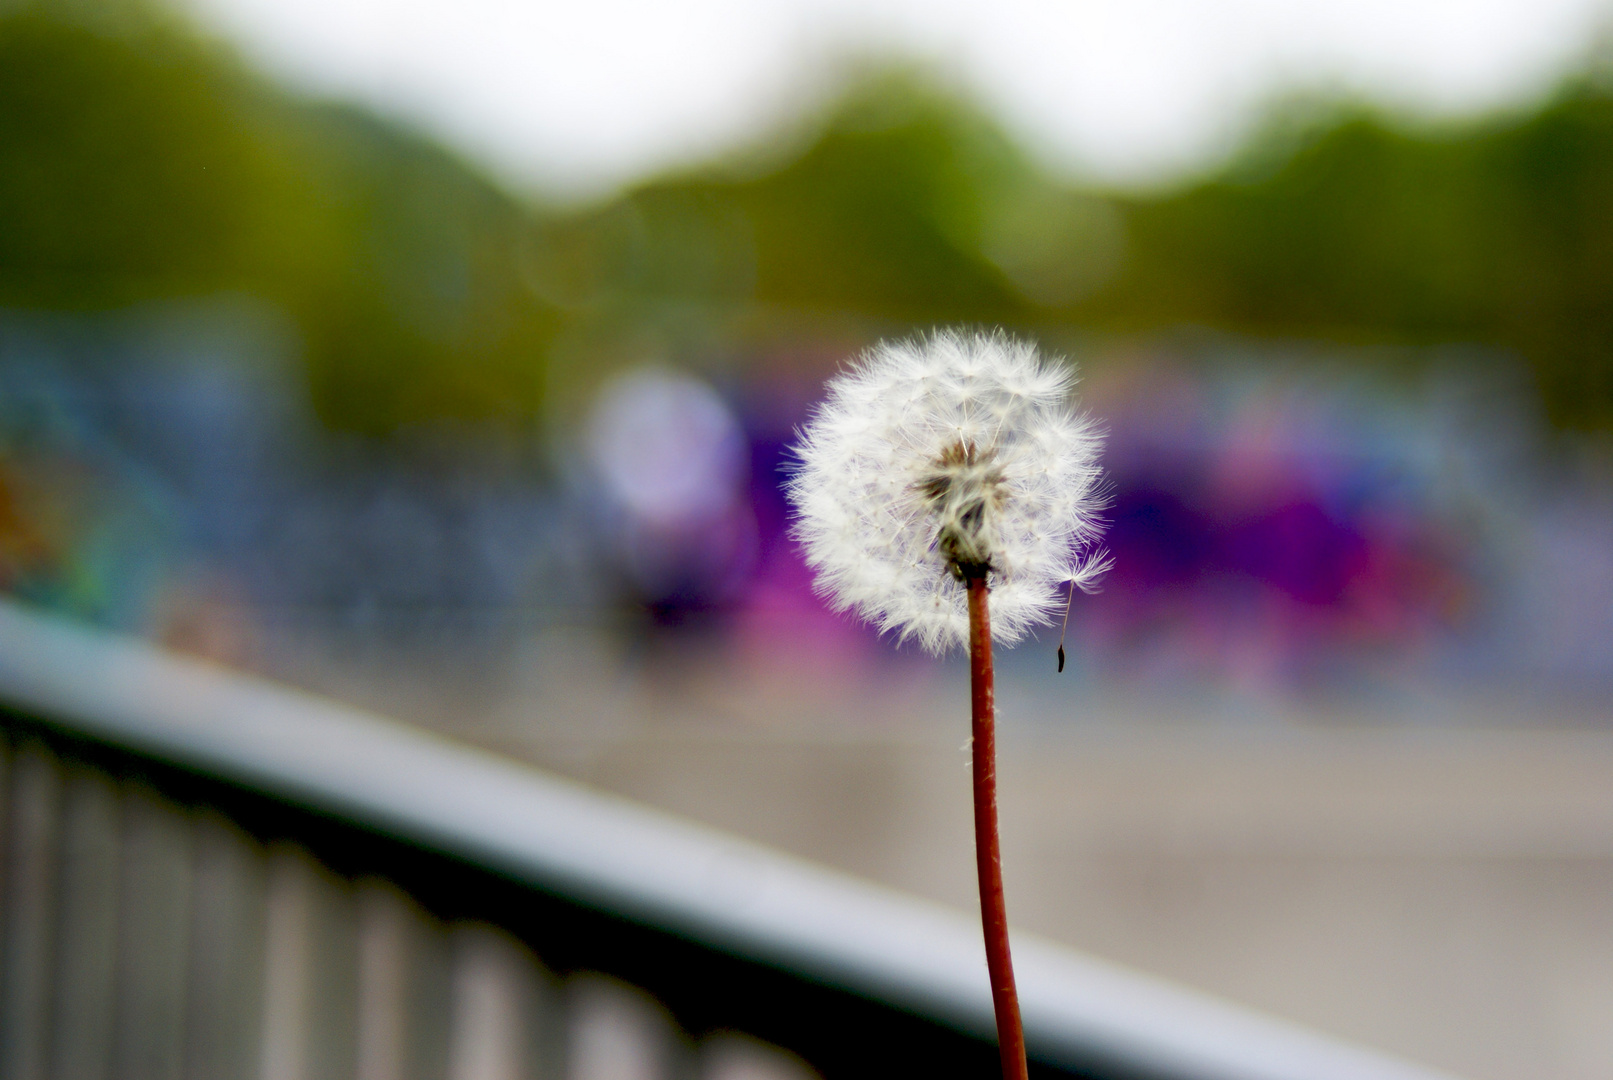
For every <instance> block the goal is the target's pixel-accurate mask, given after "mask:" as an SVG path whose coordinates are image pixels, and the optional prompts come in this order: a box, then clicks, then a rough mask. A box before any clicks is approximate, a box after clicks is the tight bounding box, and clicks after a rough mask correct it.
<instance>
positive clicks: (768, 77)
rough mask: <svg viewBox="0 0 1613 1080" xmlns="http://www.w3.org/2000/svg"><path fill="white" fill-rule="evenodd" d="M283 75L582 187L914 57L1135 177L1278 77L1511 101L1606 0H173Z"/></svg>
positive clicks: (504, 169)
mask: <svg viewBox="0 0 1613 1080" xmlns="http://www.w3.org/2000/svg"><path fill="white" fill-rule="evenodd" d="M190 5H191V7H192V9H193V10H195V11H196V12H197V14H198V15H199V16H200V17H201V19H202V20H203V22H204V23H205V24H207V25H209V26H210V27H212V28H214V29H215V30H216V31H219V32H221V33H222V34H223V35H224V36H225V37H227V38H229V39H231V40H233V41H235V42H236V43H237V44H238V45H239V46H240V47H241V48H242V49H243V51H245V52H246V53H247V55H248V56H249V57H251V58H253V59H254V60H255V61H257V62H258V63H260V64H261V65H262V66H264V67H266V68H267V69H269V70H270V71H272V72H274V73H276V74H277V75H279V76H281V77H282V78H284V79H286V80H287V81H289V82H291V83H293V84H295V85H298V86H301V87H304V88H307V89H311V90H313V91H315V92H317V93H320V94H326V95H335V96H340V97H344V98H349V99H356V100H360V101H364V102H367V103H369V104H371V105H373V106H376V107H378V108H380V109H381V110H382V111H384V112H387V113H389V114H391V115H394V116H399V117H402V118H404V119H406V120H409V121H411V122H414V123H416V124H418V125H420V126H422V127H424V128H426V129H427V130H429V131H432V132H434V133H435V134H437V135H439V136H441V137H443V138H444V139H446V140H447V141H448V142H449V143H450V144H452V145H454V146H456V147H458V148H460V149H461V150H463V151H464V152H466V153H467V154H469V155H470V156H471V157H473V158H475V159H478V160H480V161H482V162H484V163H485V164H487V165H488V166H490V167H491V168H492V169H494V170H495V171H496V172H497V173H499V174H500V175H502V176H503V177H505V178H506V180H507V181H509V182H511V183H513V184H515V185H517V186H521V187H526V188H532V189H536V190H539V191H543V192H546V193H549V194H550V195H556V196H562V197H570V198H587V197H590V196H593V195H597V194H601V193H604V192H607V191H609V190H611V189H612V188H614V187H616V186H619V185H621V184H624V183H628V182H631V181H632V180H634V179H636V178H639V177H641V176H644V175H646V174H647V173H650V172H653V171H655V170H657V169H659V168H663V167H666V166H668V165H671V164H676V163H679V162H684V161H689V160H695V159H698V158H700V157H702V156H705V155H707V154H710V153H713V152H718V151H721V150H722V149H724V148H726V147H729V146H733V145H735V144H736V143H738V142H740V141H742V140H743V139H745V138H746V137H747V136H749V135H752V134H754V133H756V132H758V131H760V130H764V129H765V128H766V127H767V126H768V125H769V123H771V122H773V121H775V120H776V119H777V117H779V116H780V114H781V113H785V112H787V111H788V110H789V109H791V108H792V107H797V106H798V105H799V103H800V102H801V100H802V98H803V96H810V95H812V94H814V93H821V92H822V88H823V86H824V84H825V73H826V72H829V71H832V70H833V63H832V61H833V60H834V59H835V58H836V57H839V56H843V55H845V54H847V53H850V52H854V51H858V50H865V51H887V52H895V53H899V54H905V55H911V56H916V57H921V58H928V59H932V60H934V61H936V62H938V63H939V64H940V65H941V66H942V68H943V69H944V70H947V71H949V72H952V73H955V74H956V75H957V76H958V77H959V78H961V79H963V80H964V81H966V82H967V84H969V85H970V86H972V87H973V88H974V90H975V91H976V93H977V94H978V96H979V97H980V99H981V100H983V101H984V102H985V103H986V104H987V105H988V107H990V108H992V109H993V110H994V111H995V112H996V113H997V115H999V116H1000V117H1001V118H1002V120H1003V121H1004V122H1005V123H1006V124H1007V125H1008V126H1009V127H1010V129H1011V130H1013V131H1015V132H1016V133H1017V134H1018V135H1019V136H1020V137H1021V138H1022V139H1024V140H1025V142H1026V143H1027V145H1028V146H1029V147H1030V148H1031V149H1032V150H1034V151H1035V152H1037V153H1038V154H1040V155H1041V156H1043V157H1044V158H1046V159H1047V160H1049V161H1050V162H1052V163H1054V164H1055V165H1057V166H1059V167H1061V168H1063V169H1065V170H1067V171H1072V172H1081V173H1084V174H1086V175H1089V176H1096V177H1100V178H1104V179H1110V180H1120V181H1126V182H1147V181H1149V180H1153V179H1158V178H1160V177H1162V176H1168V175H1169V174H1170V173H1171V172H1173V171H1176V170H1180V169H1182V168H1184V167H1191V166H1192V165H1193V164H1195V163H1197V162H1202V161H1203V160H1205V158H1206V156H1208V155H1212V154H1214V153H1215V152H1216V151H1217V150H1219V149H1221V148H1223V147H1225V146H1226V145H1227V142H1228V140H1229V138H1230V137H1231V135H1232V133H1233V132H1235V131H1236V130H1237V129H1238V126H1239V124H1241V123H1243V122H1246V120H1247V118H1248V117H1249V116H1250V115H1251V113H1252V111H1253V107H1254V106H1255V105H1257V104H1258V103H1259V102H1261V101H1262V100H1264V99H1265V98H1266V97H1267V96H1268V95H1269V94H1270V93H1271V92H1272V91H1273V89H1274V88H1277V87H1281V86H1292V85H1304V86H1342V87H1347V88H1352V89H1356V90H1360V91H1364V92H1366V93H1368V94H1370V95H1372V96H1373V97H1375V98H1378V99H1380V100H1386V101H1391V102H1395V103H1399V104H1405V105H1409V106H1411V107H1413V108H1417V109H1420V110H1423V111H1429V112H1438V113H1448V112H1466V111H1472V110H1477V109H1482V108H1484V107H1487V106H1491V105H1495V104H1499V103H1508V102H1516V101H1522V100H1526V99H1528V98H1529V97H1531V96H1534V95H1538V94H1539V93H1540V92H1542V91H1543V90H1544V89H1546V88H1547V87H1549V86H1550V84H1551V82H1552V80H1553V78H1554V76H1555V75H1556V74H1557V73H1558V72H1559V71H1560V70H1561V69H1562V66H1563V65H1564V64H1566V63H1572V62H1575V61H1576V60H1577V59H1578V58H1579V57H1580V56H1582V55H1583V54H1584V53H1585V51H1586V50H1587V49H1588V47H1589V45H1590V42H1591V40H1592V39H1593V38H1594V37H1595V36H1596V34H1597V32H1598V31H1599V30H1600V29H1601V28H1603V27H1605V26H1607V25H1609V23H1608V16H1609V13H1610V10H1613V0H993V2H985V0H582V2H573V3H555V2H552V0H190Z"/></svg>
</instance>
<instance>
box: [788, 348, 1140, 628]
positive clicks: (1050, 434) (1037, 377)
mask: <svg viewBox="0 0 1613 1080" xmlns="http://www.w3.org/2000/svg"><path fill="white" fill-rule="evenodd" d="M1072 383H1073V376H1072V374H1071V372H1070V371H1069V369H1068V368H1065V367H1062V366H1057V365H1053V364H1049V363H1046V362H1044V361H1043V360H1041V359H1040V357H1039V356H1038V355H1037V351H1036V348H1035V347H1034V346H1033V345H1030V344H1028V343H1025V342H1021V341H1016V340H1013V339H1011V338H1009V337H1007V336H1006V335H1004V334H1001V333H997V334H962V333H957V332H950V331H943V332H939V333H936V334H934V335H932V336H931V337H929V338H927V339H914V340H910V341H902V342H895V343H884V344H880V345H877V346H875V347H874V348H873V349H871V350H869V351H868V352H867V353H865V354H864V355H863V356H862V357H861V358H859V359H858V360H857V361H856V362H855V363H854V364H852V365H851V367H850V368H849V370H847V371H846V372H844V373H842V374H841V375H839V376H838V377H836V378H835V379H833V380H831V382H830V383H829V387H828V399H827V400H826V401H825V402H824V403H823V405H822V406H821V407H820V408H819V409H818V411H817V413H816V414H815V415H814V416H813V417H812V419H811V421H810V422H809V423H808V424H807V426H806V428H805V430H804V431H802V433H801V437H800V440H799V442H798V444H797V445H796V447H795V453H796V455H797V457H798V459H799V462H800V467H799V469H798V470H797V471H796V473H795V475H794V477H793V479H792V480H791V482H790V485H789V495H790V499H791V501H792V502H793V504H794V506H795V510H796V514H797V518H796V525H795V534H796V536H797V538H798V539H800V541H801V542H802V544H803V546H804V548H805V551H806V559H807V562H808V564H809V565H811V567H812V568H813V569H814V570H815V571H817V587H818V589H819V591H820V592H822V593H823V594H824V595H825V596H827V597H828V598H829V600H830V602H831V603H832V604H833V605H834V606H835V608H836V609H837V610H847V609H851V610H855V611H856V612H857V613H858V614H859V615H861V616H863V617H864V618H866V619H868V620H869V621H871V622H872V623H874V624H875V625H876V626H878V627H879V629H880V630H881V631H888V632H891V633H894V634H896V636H897V637H898V638H899V639H903V640H906V639H909V638H911V639H914V640H916V641H918V643H919V644H920V645H922V646H923V647H924V648H925V649H927V650H928V651H930V652H932V653H937V654H939V653H943V652H945V651H947V650H948V649H951V648H954V647H957V646H961V645H963V644H964V643H965V642H966V641H967V639H968V631H969V613H968V604H967V600H966V590H965V588H964V587H963V583H964V582H965V581H967V579H968V578H969V577H971V576H978V575H986V576H987V577H988V578H989V582H990V586H991V594H992V623H993V634H994V637H995V638H996V640H997V641H999V642H1002V643H1004V644H1009V643H1012V642H1015V641H1018V640H1019V639H1021V638H1022V637H1024V635H1025V633H1026V632H1027V631H1028V630H1029V629H1031V628H1032V627H1033V626H1037V625H1040V624H1042V623H1045V622H1047V621H1049V620H1051V619H1052V618H1054V617H1055V616H1056V615H1057V612H1058V610H1059V608H1060V607H1061V606H1062V605H1060V604H1059V602H1058V601H1059V600H1061V599H1063V596H1062V595H1061V593H1062V592H1063V590H1064V589H1065V588H1068V587H1074V588H1079V589H1083V590H1086V591H1089V592H1090V591H1093V589H1094V588H1095V586H1096V581H1097V578H1098V577H1099V576H1100V575H1101V574H1102V573H1103V571H1104V570H1105V569H1107V566H1108V562H1107V559H1106V557H1105V556H1104V554H1103V553H1101V552H1097V553H1092V552H1090V548H1091V546H1092V544H1093V542H1094V541H1095V540H1096V539H1097V535H1098V532H1099V529H1100V523H1099V521H1098V517H1097V512H1098V509H1099V500H1098V498H1097V495H1096V488H1097V482H1098V465H1097V452H1098V447H1099V437H1098V435H1097V433H1096V432H1095V431H1094V428H1093V425H1092V423H1091V421H1090V420H1088V419H1087V418H1085V417H1083V416H1081V415H1079V414H1078V413H1076V412H1075V410H1074V409H1073V408H1072V406H1071V404H1070V390H1071V386H1072Z"/></svg>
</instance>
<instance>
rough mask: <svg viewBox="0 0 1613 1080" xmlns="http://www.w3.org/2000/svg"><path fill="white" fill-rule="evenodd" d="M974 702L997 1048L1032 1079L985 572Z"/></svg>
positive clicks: (975, 580)
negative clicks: (1006, 848) (1003, 812)
mask: <svg viewBox="0 0 1613 1080" xmlns="http://www.w3.org/2000/svg"><path fill="white" fill-rule="evenodd" d="M968 584H969V705H970V713H971V717H972V720H973V727H974V754H973V758H974V781H975V868H976V870H977V872H978V873H979V876H980V922H981V925H982V927H983V928H984V930H985V932H986V970H987V971H988V972H989V973H990V976H991V1003H992V1007H993V1008H994V1009H995V1011H996V1013H997V1048H998V1052H999V1053H1000V1054H1001V1055H1002V1063H1003V1080H1029V1075H1030V1074H1029V1070H1028V1068H1027V1066H1026V1064H1025V1031H1024V1028H1023V1027H1022V1026H1021V1025H1020V1020H1019V991H1018V990H1017V989H1015V987H1014V961H1013V958H1012V957H1011V956H1010V955H1009V953H1008V908H1007V905H1005V904H1004V902H1003V859H1002V850H1001V848H1000V846H999V845H998V842H997V720H996V717H997V706H996V701H995V695H996V690H995V687H994V677H993V673H992V664H991V614H990V611H989V610H988V606H987V603H986V598H987V595H988V593H989V591H990V590H989V588H988V587H987V585H986V579H985V578H984V577H971V578H970V579H969V582H968Z"/></svg>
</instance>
